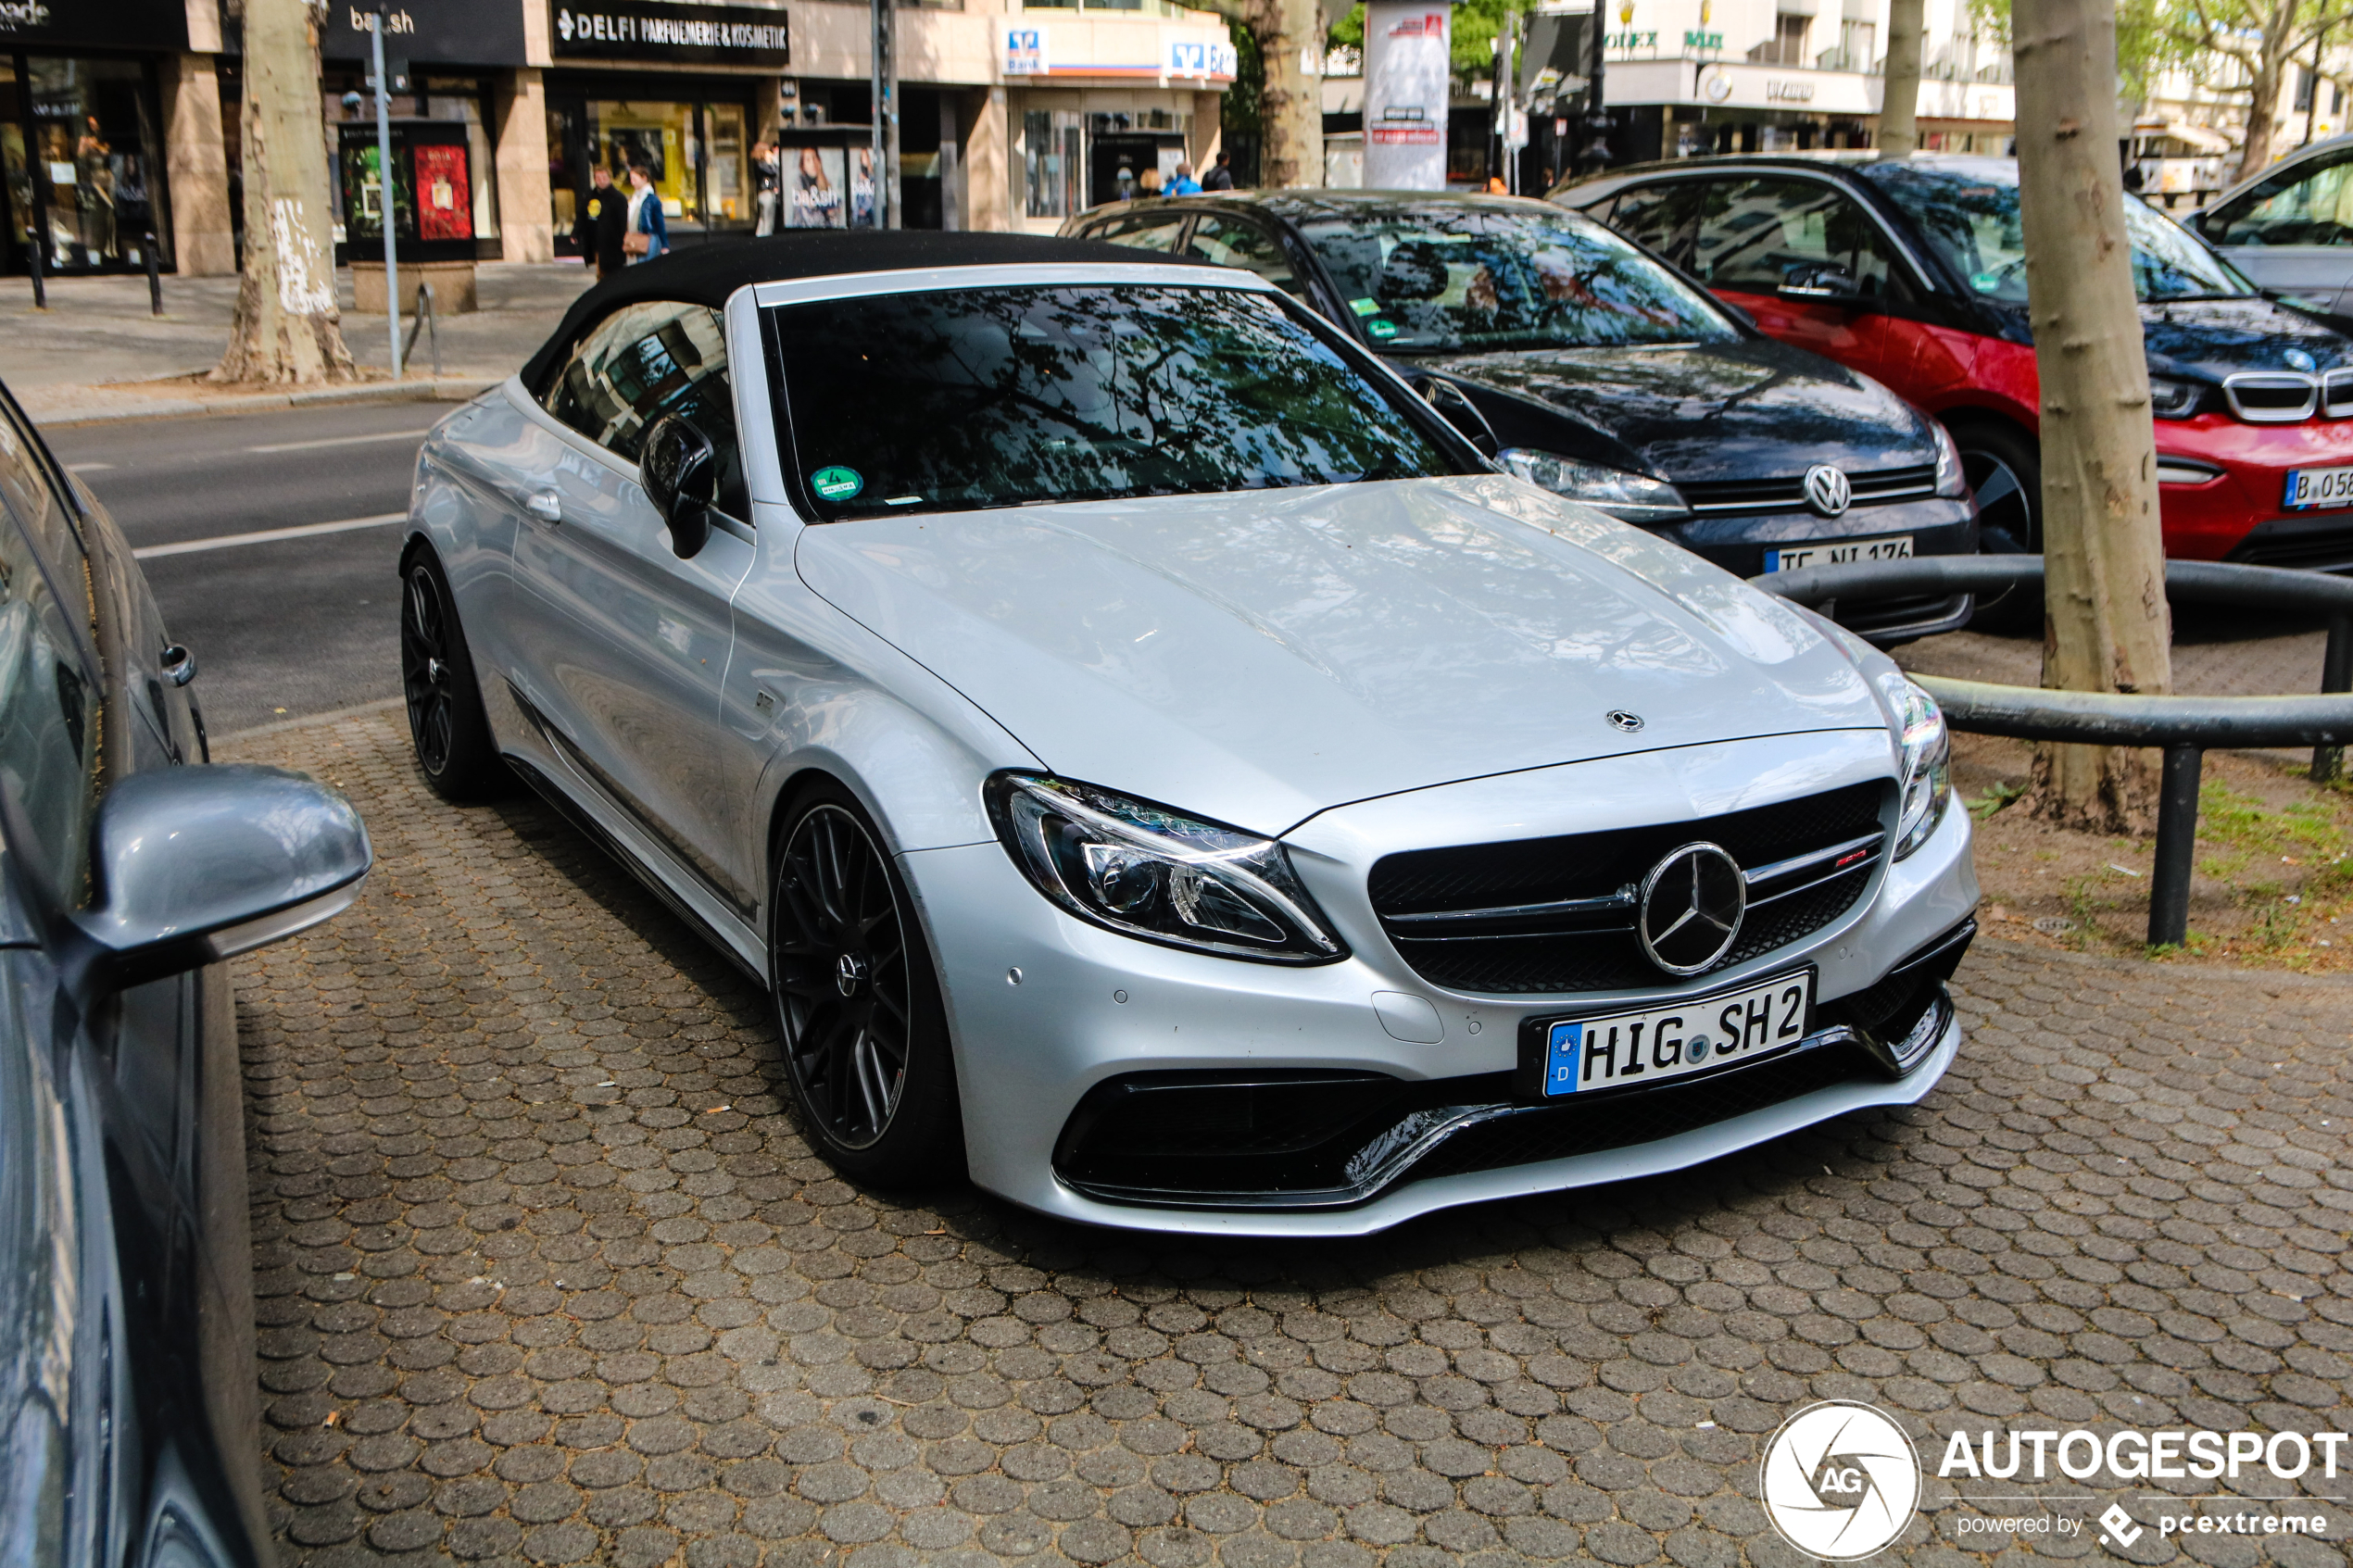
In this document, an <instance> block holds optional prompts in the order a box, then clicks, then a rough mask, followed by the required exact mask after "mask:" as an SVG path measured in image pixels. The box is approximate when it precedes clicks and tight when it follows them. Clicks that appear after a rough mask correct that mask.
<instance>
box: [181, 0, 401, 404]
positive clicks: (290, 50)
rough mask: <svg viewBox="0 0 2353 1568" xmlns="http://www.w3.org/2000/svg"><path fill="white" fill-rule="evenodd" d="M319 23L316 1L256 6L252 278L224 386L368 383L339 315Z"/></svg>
mask: <svg viewBox="0 0 2353 1568" xmlns="http://www.w3.org/2000/svg"><path fill="white" fill-rule="evenodd" d="M319 105H320V86H319V38H318V33H317V32H316V31H315V30H314V13H313V12H312V10H311V8H310V7H309V6H308V5H307V4H305V3H304V0H245V107H244V115H243V119H242V123H241V126H240V135H241V139H242V142H243V153H244V176H245V271H244V274H243V276H242V278H241V280H240V282H239V284H238V288H237V310H236V315H235V317H234V319H233V320H232V322H231V323H230V328H229V347H228V351H227V352H226V353H224V354H223V355H222V356H221V357H220V364H218V365H216V366H215V367H213V370H212V375H211V378H210V379H211V380H213V381H215V382H223V383H257V382H258V383H267V384H270V385H276V386H283V385H298V384H306V383H320V382H336V381H356V380H358V379H359V370H358V368H357V367H355V366H354V365H353V364H352V361H351V353H350V351H349V350H348V349H346V347H345V346H344V343H343V326H342V313H341V312H340V311H339V310H338V309H337V308H336V307H335V268H334V232H333V226H332V223H333V205H332V204H331V202H330V201H329V198H328V185H327V151H326V137H325V134H324V130H325V127H324V124H323V122H322V120H321V115H320V108H319ZM385 206H386V207H387V208H389V207H390V206H391V204H390V203H389V202H387V203H386V204H385Z"/></svg>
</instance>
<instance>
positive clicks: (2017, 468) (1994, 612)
mask: <svg viewBox="0 0 2353 1568" xmlns="http://www.w3.org/2000/svg"><path fill="white" fill-rule="evenodd" d="M1948 428H1949V429H1950V430H1951V431H1952V433H1953V445H1955V446H1956V447H1957V448H1959V450H1960V454H1961V475H1962V477H1963V478H1965V479H1967V480H1968V481H1969V489H1970V491H1971V492H1972V493H1974V494H1975V495H1976V496H1977V498H1978V501H1977V506H1978V540H1979V546H1978V547H1979V548H1980V549H1981V550H1982V552H1983V553H1985V554H1986V555H1989V556H1996V555H2002V556H2007V555H2020V554H2024V555H2040V554H2041V553H2042V550H2043V448H2042V444H2041V443H2039V442H2037V441H2036V440H2035V439H2034V438H2033V437H2032V436H2031V435H2029V434H2027V433H2025V432H2024V431H2022V430H2020V429H2019V428H2018V427H2017V426H2016V425H2013V424H2010V423H2007V421H2005V420H1994V419H1975V420H1969V419H1963V420H1953V421H1952V422H1951V424H1950V426H1949V427H1948ZM1969 624H1970V625H1971V626H1972V627H1974V628H1975V629H1977V630H1979V631H1981V632H1994V633H2004V634H2007V635H2012V636H2025V635H2032V634H2033V633H2037V632H2039V631H2041V630H2042V625H2043V601H2042V596H2041V595H2039V594H2037V593H2035V592H2033V591H2032V589H2031V588H2025V587H2018V588H2009V589H2005V590H2003V591H2000V592H1997V593H1992V594H1982V595H1980V596H1978V601H1977V613H1976V614H1975V615H1974V616H1973V617H1971V619H1970V621H1969Z"/></svg>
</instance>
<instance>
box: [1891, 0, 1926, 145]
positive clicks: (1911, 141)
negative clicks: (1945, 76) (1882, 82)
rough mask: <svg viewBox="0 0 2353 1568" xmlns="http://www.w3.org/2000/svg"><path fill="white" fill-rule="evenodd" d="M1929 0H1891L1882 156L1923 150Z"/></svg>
mask: <svg viewBox="0 0 2353 1568" xmlns="http://www.w3.org/2000/svg"><path fill="white" fill-rule="evenodd" d="M1926 9H1927V6H1926V5H1925V0H1889V4H1888V7H1887V78H1886V91H1885V92H1884V93H1883V94H1881V98H1880V109H1879V156H1880V157H1911V156H1912V155H1913V154H1914V153H1916V152H1919V150H1920V120H1919V113H1920V44H1921V39H1922V35H1923V34H1924V33H1925V32H1926V31H1927V30H1928V23H1927V20H1926V19H1925V16H1924V15H1923V13H1924V12H1925V11H1926Z"/></svg>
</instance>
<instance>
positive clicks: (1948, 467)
mask: <svg viewBox="0 0 2353 1568" xmlns="http://www.w3.org/2000/svg"><path fill="white" fill-rule="evenodd" d="M1928 428H1929V432H1930V433H1931V434H1932V435H1934V436H1935V437H1936V493H1937V494H1938V495H1968V494H1969V482H1968V481H1967V480H1966V479H1964V478H1963V477H1962V475H1961V449H1960V448H1959V447H1957V446H1956V445H1953V433H1952V432H1951V431H1949V430H1946V429H1945V428H1944V420H1929V421H1928Z"/></svg>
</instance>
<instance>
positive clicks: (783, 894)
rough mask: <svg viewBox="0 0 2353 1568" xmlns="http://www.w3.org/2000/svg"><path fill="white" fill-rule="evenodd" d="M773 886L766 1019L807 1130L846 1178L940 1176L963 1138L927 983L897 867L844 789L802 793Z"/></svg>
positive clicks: (934, 996) (941, 1022)
mask: <svg viewBox="0 0 2353 1568" xmlns="http://www.w3.org/2000/svg"><path fill="white" fill-rule="evenodd" d="M774 885H775V898H774V910H775V912H774V922H773V933H774V934H773V935H772V937H771V941H772V944H773V947H772V970H771V972H772V973H773V974H774V987H775V995H776V1010H777V1022H778V1024H779V1025H780V1027H781V1029H782V1031H783V1034H784V1039H785V1061H786V1071H787V1073H789V1075H790V1077H791V1081H792V1089H793V1096H794V1098H795V1099H796V1100H797V1101H798V1102H799V1106H800V1110H801V1115H802V1118H803V1121H804V1123H805V1124H806V1126H807V1128H808V1130H809V1132H810V1133H811V1134H812V1135H813V1136H814V1137H815V1139H816V1140H817V1141H818V1142H820V1143H822V1144H823V1145H824V1151H825V1153H826V1154H827V1155H828V1157H830V1158H831V1159H832V1160H833V1162H834V1163H835V1164H836V1165H837V1167H839V1168H841V1169H842V1171H843V1172H844V1173H846V1174H849V1175H853V1176H857V1177H861V1178H862V1179H865V1180H869V1181H875V1182H884V1183H893V1184H904V1183H914V1182H922V1181H927V1180H932V1179H936V1178H938V1177H940V1176H943V1175H945V1174H947V1173H949V1170H950V1167H951V1166H953V1165H955V1164H957V1163H960V1162H961V1158H962V1153H963V1139H962V1134H961V1128H960V1126H959V1125H958V1123H957V1121H956V1117H957V1114H958V1111H957V1106H956V1095H955V1072H954V1068H953V1065H952V1060H951V1058H950V1053H949V1050H948V1048H947V1040H946V1035H947V1029H946V1022H945V1017H944V1014H943V1011H942V1009H941V1007H940V1004H939V995H938V982H937V978H936V976H935V975H934V973H933V972H932V968H931V958H930V954H929V953H928V951H927V950H926V949H925V946H924V942H923V934H922V931H921V929H920V928H919V927H918V926H917V924H916V922H915V918H914V915H913V912H912V908H911V907H910V904H909V901H908V899H907V897H906V894H905V892H904V891H903V889H902V888H901V886H900V880H899V876H898V873H897V872H896V870H895V869H894V868H893V867H892V866H891V864H890V861H889V858H888V857H887V855H886V854H885V853H884V852H883V849H882V847H881V845H880V844H879V843H878V842H877V840H876V837H875V833H874V831H873V830H872V829H871V828H869V827H868V826H867V824H866V822H865V819H864V815H863V813H862V812H861V811H860V810H859V809H857V806H856V804H855V803H854V802H853V801H851V800H850V799H849V797H848V796H847V794H846V792H842V791H839V790H838V789H837V788H827V789H823V790H821V791H818V792H816V793H815V794H814V795H812V797H807V798H804V799H803V800H802V802H801V803H800V804H799V809H798V812H797V814H796V815H794V817H793V818H792V821H791V824H790V826H789V827H788V828H787V829H786V834H785V839H784V846H783V849H782V851H781V852H780V854H779V855H778V857H777V863H776V876H775V884H774Z"/></svg>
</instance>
